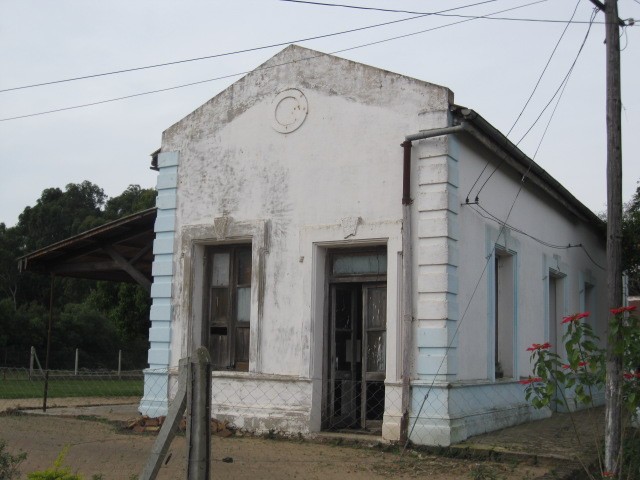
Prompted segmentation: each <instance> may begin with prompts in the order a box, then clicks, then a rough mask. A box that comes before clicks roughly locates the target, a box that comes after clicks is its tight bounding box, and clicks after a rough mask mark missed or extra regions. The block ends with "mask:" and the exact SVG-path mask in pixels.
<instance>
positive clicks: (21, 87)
mask: <svg viewBox="0 0 640 480" xmlns="http://www.w3.org/2000/svg"><path fill="white" fill-rule="evenodd" d="M495 1H497V0H484V1H482V2H478V3H472V4H470V5H463V6H461V7H455V8H449V9H446V10H441V11H439V12H430V13H420V14H418V15H417V16H414V17H409V18H402V19H399V20H391V21H388V22H383V23H376V24H374V25H368V26H365V27H358V28H351V29H349V30H342V31H340V32H333V33H326V34H323V35H315V36H312V37H306V38H300V39H297V40H288V41H286V42H279V43H272V44H269V45H261V46H259V47H252V48H245V49H242V50H235V51H232V52H224V53H216V54H213V55H206V56H203V57H194V58H186V59H182V60H174V61H171V62H163V63H156V64H153V65H145V66H141V67H132V68H123V69H120V70H113V71H110V72H102V73H94V74H90V75H83V76H79V77H71V78H64V79H60V80H51V81H48V82H40V83H33V84H30V85H21V86H18V87H11V88H5V89H1V90H0V93H4V92H11V91H15V90H25V89H27V88H35V87H43V86H46V85H55V84H58V83H67V82H75V81H78V80H86V79H89V78H98V77H106V76H110V75H118V74H121V73H128V72H136V71H140V70H149V69H152V68H160V67H167V66H170V65H179V64H182V63H189V62H198V61H201V60H210V59H212V58H220V57H228V56H232V55H238V54H241V53H249V52H256V51H259V50H265V49H268V48H274V47H282V46H285V45H289V44H291V43H303V42H309V41H311V40H319V39H322V38H329V37H335V36H338V35H345V34H347V33H354V32H361V31H363V30H369V29H372V28H378V27H383V26H387V25H393V24H396V23H401V22H407V21H410V20H416V19H419V18H424V17H428V16H431V15H438V14H442V13H445V12H452V11H454V10H460V9H463V8H469V7H475V6H477V5H483V4H485V3H492V2H495Z"/></svg>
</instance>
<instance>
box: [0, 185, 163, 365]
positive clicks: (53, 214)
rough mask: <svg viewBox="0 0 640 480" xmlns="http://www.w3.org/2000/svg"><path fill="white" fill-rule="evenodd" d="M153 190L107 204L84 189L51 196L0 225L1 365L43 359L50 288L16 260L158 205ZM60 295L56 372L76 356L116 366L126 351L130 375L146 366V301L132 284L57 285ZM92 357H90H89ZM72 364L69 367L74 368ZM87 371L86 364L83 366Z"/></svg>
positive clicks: (63, 281) (132, 189) (98, 191)
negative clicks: (33, 353)
mask: <svg viewBox="0 0 640 480" xmlns="http://www.w3.org/2000/svg"><path fill="white" fill-rule="evenodd" d="M155 197H156V192H155V190H154V189H143V188H140V186H139V185H130V186H129V187H128V188H127V189H126V190H125V191H124V192H122V194H120V195H118V196H115V197H113V198H109V199H108V198H107V196H106V195H105V193H104V191H103V190H102V188H100V187H99V186H97V185H95V184H93V183H91V182H88V181H84V182H82V183H78V184H75V183H70V184H68V185H66V187H65V189H64V190H62V189H60V188H47V189H45V190H44V191H43V192H42V194H41V195H40V198H39V199H38V200H37V201H36V204H35V205H33V206H28V207H26V208H25V209H24V210H23V212H22V214H21V215H20V217H19V220H18V223H17V225H16V226H14V227H10V228H9V227H7V226H6V225H5V224H3V223H0V362H2V363H4V364H12V365H25V364H26V363H28V354H29V348H30V346H34V347H36V349H37V350H38V351H39V352H40V351H44V349H45V346H46V338H47V320H48V310H49V289H50V281H49V278H48V277H47V276H44V275H40V274H36V273H31V272H23V273H19V272H18V269H17V258H18V257H21V256H23V255H25V254H27V253H29V252H32V251H34V250H37V249H40V248H42V247H45V246H47V245H50V244H52V243H55V242H57V241H60V240H63V239H65V238H68V237H70V236H73V235H76V234H78V233H81V232H83V231H85V230H88V229H90V228H93V227H96V226H99V225H101V224H103V223H105V222H109V221H112V220H115V219H117V218H120V217H122V216H125V215H129V214H132V213H135V212H138V211H141V210H146V209H148V208H150V207H152V206H153V205H154V204H155ZM55 283H56V285H55V291H54V296H53V298H54V304H53V319H54V331H53V334H54V338H53V345H52V347H53V348H52V351H51V353H52V357H51V360H52V363H51V366H52V367H53V368H62V367H63V366H66V367H68V363H69V361H72V359H73V350H74V349H75V348H79V349H81V351H85V352H91V356H92V360H90V361H91V362H93V366H108V365H109V366H113V365H112V364H111V365H110V364H109V362H111V363H113V361H115V360H114V359H115V358H117V357H116V356H115V355H116V353H114V352H117V350H118V349H122V350H123V352H124V354H125V358H124V359H123V360H124V362H125V363H127V364H128V368H136V367H139V366H141V365H143V364H144V362H145V360H146V351H147V341H148V330H149V307H150V301H149V296H148V294H147V293H146V292H145V291H144V290H143V289H141V288H140V287H139V286H137V285H134V284H118V283H112V282H96V281H90V280H82V279H74V278H57V279H56V282H55ZM83 356H86V355H83ZM70 359H71V360H70ZM84 364H85V365H87V363H86V361H85V362H84Z"/></svg>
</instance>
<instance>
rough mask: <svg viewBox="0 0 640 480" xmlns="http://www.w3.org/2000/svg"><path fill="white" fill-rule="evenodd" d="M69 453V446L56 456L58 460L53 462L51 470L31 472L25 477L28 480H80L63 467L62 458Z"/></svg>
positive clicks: (80, 478) (79, 477)
mask: <svg viewBox="0 0 640 480" xmlns="http://www.w3.org/2000/svg"><path fill="white" fill-rule="evenodd" d="M68 451H69V446H66V447H64V448H63V449H62V452H60V455H58V458H56V460H55V461H54V462H53V466H52V467H51V468H47V469H46V470H42V471H39V472H33V473H30V474H28V475H27V479H28V480H82V477H81V476H80V475H76V474H74V473H71V469H70V468H68V467H64V466H63V465H62V463H63V462H64V457H66V455H67V452H68Z"/></svg>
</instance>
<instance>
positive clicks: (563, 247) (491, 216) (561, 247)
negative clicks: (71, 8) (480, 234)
mask: <svg viewBox="0 0 640 480" xmlns="http://www.w3.org/2000/svg"><path fill="white" fill-rule="evenodd" d="M464 205H468V206H470V207H471V209H472V210H473V211H474V212H475V213H477V214H478V215H480V216H481V217H483V218H486V219H487V220H491V221H493V222H496V223H499V224H502V220H500V219H499V218H498V217H496V216H495V215H494V214H492V213H491V212H489V211H488V210H487V209H485V208H484V207H483V206H482V205H480V204H479V203H463V204H462V206H464ZM476 206H477V207H478V208H480V209H481V210H482V212H484V213H482V212H479V211H478V210H477V209H476V208H474V207H476ZM485 214H486V215H485ZM507 228H508V229H509V230H511V231H513V232H516V233H519V234H520V235H523V236H525V237H529V238H530V239H532V240H533V241H535V242H538V243H539V244H541V245H544V246H545V247H549V248H553V249H556V250H568V249H570V248H581V249H582V250H583V251H584V253H585V254H586V255H587V258H588V259H589V260H590V261H591V263H593V264H594V265H595V266H596V267H598V268H599V269H601V270H605V268H604V267H603V266H602V265H600V264H599V263H598V262H596V261H595V260H594V259H593V257H592V256H591V254H590V253H589V251H588V250H587V248H586V247H585V246H584V244H582V243H575V244H571V243H569V244H567V245H555V244H553V243H549V242H546V241H544V240H541V239H539V238H537V237H534V236H533V235H531V234H530V233H527V232H525V231H524V230H521V229H519V228H516V227H514V226H513V225H509V224H507Z"/></svg>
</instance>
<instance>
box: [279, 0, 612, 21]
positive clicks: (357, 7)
mask: <svg viewBox="0 0 640 480" xmlns="http://www.w3.org/2000/svg"><path fill="white" fill-rule="evenodd" d="M279 1H281V2H288V3H301V4H307V5H315V6H320V7H342V8H350V9H355V10H370V11H376V12H390V13H410V14H423V13H426V12H418V11H413V10H397V9H393V8H377V7H365V6H362V5H347V4H343V3H327V2H312V1H308V0H279ZM432 15H434V16H438V17H458V18H484V19H486V20H506V21H513V22H537V23H566V24H571V23H573V24H585V25H586V24H587V23H589V22H588V21H584V20H577V21H567V20H555V19H550V18H514V17H490V18H485V17H476V16H475V15H460V14H448V13H435V12H433V13H432ZM595 23H596V24H600V25H605V24H606V22H595Z"/></svg>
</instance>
